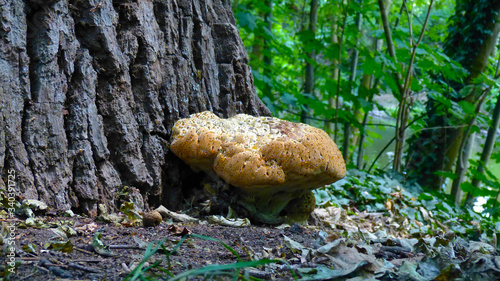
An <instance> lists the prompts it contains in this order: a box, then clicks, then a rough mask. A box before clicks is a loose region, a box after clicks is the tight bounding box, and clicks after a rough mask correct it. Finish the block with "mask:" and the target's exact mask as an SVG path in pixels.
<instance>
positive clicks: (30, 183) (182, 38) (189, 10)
mask: <svg viewBox="0 0 500 281" xmlns="http://www.w3.org/2000/svg"><path fill="white" fill-rule="evenodd" d="M0 3H1V4H0V38H1V41H0V51H1V56H0V69H1V74H0V110H1V111H0V126H1V130H0V173H1V177H0V188H5V185H6V182H5V181H6V175H7V171H10V170H11V169H13V170H15V172H16V184H17V189H18V193H19V196H20V197H21V198H33V199H39V200H42V201H44V202H45V203H47V204H48V205H50V206H52V207H53V208H55V209H57V210H65V209H69V208H73V209H74V210H78V211H81V212H84V213H88V214H90V215H96V214H97V205H98V204H99V203H104V204H106V205H107V206H108V207H112V208H116V207H117V206H116V205H117V202H116V196H117V193H118V192H119V191H120V190H121V189H122V188H123V186H128V187H130V188H129V191H131V192H134V190H136V191H137V194H136V196H137V197H138V198H139V200H138V202H139V205H141V204H144V206H142V207H144V208H148V207H154V206H157V205H159V204H164V205H166V206H167V207H170V208H175V207H176V206H177V205H178V203H180V202H182V193H183V191H185V190H186V188H188V187H192V186H193V185H196V184H197V182H196V178H197V177H196V176H195V175H194V174H193V172H192V171H191V170H190V169H189V167H188V166H186V165H185V164H183V162H182V161H180V160H179V159H178V158H176V157H175V156H174V155H173V154H172V153H171V152H170V151H169V137H170V134H171V128H172V126H173V124H174V123H175V121H176V120H178V119H179V118H184V117H187V116H188V115H189V114H192V113H195V112H200V111H204V110H211V111H213V112H214V113H216V114H217V115H219V116H220V117H227V116H232V115H235V114H237V113H248V114H252V115H269V114H270V112H269V110H268V109H267V108H266V107H265V106H264V105H263V104H262V103H261V101H260V100H259V99H258V97H257V96H256V94H255V91H254V87H253V78H252V76H251V73H250V68H249V66H248V56H247V53H246V51H245V49H244V47H243V44H242V41H241V40H240V37H239V34H238V30H237V28H236V25H235V21H234V18H233V14H232V11H231V6H230V2H229V1H227V0H191V1H189V0H178V1H175V0H136V1H133V0H128V1H127V0H121V1H117V0H114V1H112V0H72V1H68V0H61V1H58V0H51V1H39V0H31V1H26V0H24V1H23V0H8V1H0ZM140 207H141V206H140Z"/></svg>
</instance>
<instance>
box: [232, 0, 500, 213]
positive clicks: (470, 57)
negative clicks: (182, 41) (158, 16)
mask: <svg viewBox="0 0 500 281" xmlns="http://www.w3.org/2000/svg"><path fill="white" fill-rule="evenodd" d="M257 2H259V1H255V0H240V1H238V2H237V4H236V5H235V6H234V8H235V10H236V18H237V22H238V23H239V26H240V28H241V34H242V38H243V41H244V43H246V42H248V40H249V39H250V38H253V37H256V36H259V35H260V34H259V32H260V31H259V29H257V28H252V26H253V25H255V26H258V25H259V24H260V23H262V22H263V21H264V19H263V18H262V17H261V16H260V15H259V14H257V13H255V12H254V11H253V10H252V9H251V8H249V7H251V6H252V5H254V4H255V3H257ZM310 4H311V1H305V0H304V1H298V2H297V1H293V2H292V1H281V2H279V3H277V2H275V5H274V6H273V10H272V13H273V22H274V24H273V30H272V34H273V36H272V38H271V44H270V48H271V51H272V52H273V53H274V54H276V56H274V57H273V69H274V70H276V71H273V72H271V76H269V74H266V75H262V72H260V71H258V70H254V76H255V78H256V81H257V82H256V86H257V90H258V92H259V94H260V95H261V97H262V99H263V101H264V102H265V103H266V105H267V106H268V107H269V108H270V109H271V110H272V112H273V114H274V115H276V116H279V117H281V118H286V119H289V120H294V121H299V120H301V117H303V118H302V120H304V116H303V114H302V113H304V111H302V108H303V107H304V106H307V107H308V108H309V109H310V110H309V111H307V113H308V115H309V116H308V117H307V119H308V120H310V122H311V124H313V125H315V126H318V127H324V128H326V129H327V130H329V131H330V133H332V135H333V137H334V139H335V140H336V141H337V143H338V142H339V140H342V139H343V140H346V142H345V144H344V145H343V148H344V151H343V152H344V153H343V154H344V156H345V158H346V161H347V162H348V163H350V159H354V158H356V159H357V161H356V167H358V168H359V169H363V168H364V167H370V168H369V169H368V170H369V171H373V169H372V167H373V168H374V170H375V173H385V172H388V171H389V170H391V169H395V170H399V171H400V172H401V173H402V176H403V177H404V178H405V179H406V180H407V181H408V182H417V183H419V184H420V185H422V186H423V187H424V188H426V189H429V190H433V191H436V192H447V193H449V192H450V190H449V188H448V187H446V185H445V184H446V183H448V182H449V181H446V179H447V178H456V179H457V180H456V182H457V183H461V182H465V183H462V184H458V186H459V188H458V191H457V190H456V189H457V188H455V189H454V190H453V192H454V193H453V197H455V198H457V200H460V199H459V197H460V194H459V193H460V190H462V189H463V190H465V191H466V192H469V193H470V192H471V191H472V190H473V189H474V188H473V187H471V185H470V184H469V183H468V182H467V178H460V177H456V176H454V174H455V172H454V170H453V168H455V167H456V166H455V164H456V160H457V156H458V155H459V154H458V151H459V150H460V146H462V147H463V148H466V147H467V146H466V145H465V144H467V143H466V142H463V141H462V140H464V141H465V140H466V139H467V138H465V137H464V136H465V135H471V134H472V133H478V132H480V130H481V129H484V130H486V129H487V128H488V127H489V126H493V128H492V130H494V131H495V132H496V130H497V129H498V126H495V125H494V122H491V120H492V119H493V118H492V116H491V115H490V112H492V111H493V108H494V103H493V102H492V101H494V100H496V96H497V95H498V88H499V87H498V83H497V81H496V79H495V78H494V72H495V67H496V62H497V58H498V52H497V51H496V44H495V42H496V41H495V40H496V39H495V38H497V33H498V32H497V21H496V17H497V16H498V1H465V0H457V1H453V0H443V1H430V2H428V1H409V0H392V1H373V0H363V1H353V0H344V1H335V2H334V3H324V2H321V1H320V2H318V5H319V6H318V17H317V31H316V34H315V36H314V37H315V40H309V41H307V42H305V41H304V40H303V34H302V33H301V30H303V28H302V27H303V26H304V20H303V19H304V18H305V17H304V15H307V14H309V12H310V10H309V9H308V7H310ZM358 14H360V15H362V18H363V21H362V23H361V27H359V26H358V23H359V21H357V18H356V15H358ZM374 41H378V42H380V44H374ZM304 42H305V43H304ZM247 46H249V45H248V44H247ZM375 46H379V47H375ZM380 46H381V47H380ZM311 49H314V50H315V52H316V59H315V61H314V62H313V64H314V67H315V73H314V78H315V87H314V90H313V94H312V95H311V96H308V97H310V99H308V100H305V99H304V95H303V93H304V90H303V88H301V86H302V85H304V82H305V81H304V80H305V78H304V76H303V73H304V72H305V65H306V63H305V62H310V61H311V60H310V58H308V57H307V50H311ZM356 53H357V58H358V60H357V62H356V63H354V65H353V62H354V58H356ZM258 63H259V62H255V61H252V60H250V64H251V65H252V66H253V65H254V64H258ZM354 70H355V71H354ZM332 77H333V78H332ZM261 81H267V82H268V83H270V84H272V85H273V87H274V88H273V89H274V91H273V92H272V93H268V92H266V91H263V88H262V87H261V85H262V83H261ZM485 89H491V91H486V92H485V91H484V90H485ZM479 97H483V98H484V102H483V103H482V106H478V105H479V104H478V103H477V101H479V100H481V99H479ZM383 115H385V116H386V117H380V116H383ZM472 121H474V122H472ZM469 124H472V126H470V127H469V128H470V129H467V128H468V126H469ZM350 128H352V130H349V129H350ZM384 128H390V129H391V130H392V128H397V130H396V131H397V133H394V135H393V136H390V137H387V135H390V134H388V133H385V136H384V139H383V141H382V143H383V144H379V146H377V147H374V146H371V147H370V150H371V151H372V152H373V151H374V150H376V152H377V153H378V155H377V154H375V155H376V156H371V155H367V154H366V153H365V151H364V149H363V148H364V147H366V146H370V145H371V143H373V142H374V141H375V140H376V138H380V137H381V136H380V134H379V133H378V131H379V130H383V129H384ZM467 130H469V132H470V134H467ZM396 140H397V141H396ZM494 140H495V141H494V144H496V145H498V141H497V138H495V139H494ZM349 141H350V142H349ZM394 142H397V143H398V145H397V149H394V148H392V147H391V145H393V144H394ZM351 143H352V144H354V143H356V144H357V145H351ZM462 144H464V145H462ZM478 145H480V143H479V144H478ZM469 147H473V146H469ZM462 150H464V149H462ZM495 151H496V150H495V149H493V153H492V154H491V157H492V159H495V160H496V162H498V160H497V159H500V158H499V157H498V156H497V155H498V152H495ZM388 152H389V153H394V154H388ZM386 153H387V156H388V157H389V158H390V159H389V160H393V161H392V162H391V161H386V162H387V163H384V164H382V162H381V161H380V159H381V158H380V156H383V155H385V154H386ZM391 157H393V158H391ZM474 157H475V156H474V155H472V156H471V158H469V157H468V155H466V154H462V158H461V160H462V161H461V163H465V164H467V163H468V162H469V160H471V161H472V162H471V163H472V166H471V167H467V166H464V169H462V171H459V170H457V174H460V175H464V176H466V177H469V178H472V176H473V174H474V172H473V171H475V170H476V167H478V164H477V162H475V161H474V159H475V158H474ZM490 163H491V162H490ZM350 167H354V165H351V166H350ZM464 172H465V173H464ZM388 175H389V176H393V175H394V174H393V173H392V172H389V173H388ZM485 177H487V178H485ZM481 179H482V180H485V181H486V183H487V184H486V185H485V186H480V187H478V188H476V189H475V191H474V195H473V196H487V198H493V197H495V198H496V194H497V193H495V192H497V191H498V189H499V188H497V187H496V185H494V184H493V183H494V182H496V180H495V178H493V177H491V176H490V174H488V173H486V174H485V175H484V177H482V178H481ZM445 187H446V188H445ZM492 200H493V199H492ZM488 206H492V205H488Z"/></svg>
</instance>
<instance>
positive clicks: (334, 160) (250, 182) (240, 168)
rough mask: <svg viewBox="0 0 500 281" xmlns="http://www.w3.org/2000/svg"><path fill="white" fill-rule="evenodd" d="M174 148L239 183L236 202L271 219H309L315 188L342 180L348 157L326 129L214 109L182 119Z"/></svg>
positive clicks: (175, 131)
mask: <svg viewBox="0 0 500 281" xmlns="http://www.w3.org/2000/svg"><path fill="white" fill-rule="evenodd" d="M170 148H171V150H172V152H173V153H174V154H175V155H177V156H178V157H179V158H181V159H182V160H183V161H184V162H186V163H187V164H189V165H190V166H191V167H192V168H193V169H195V170H203V171H205V172H209V173H211V172H213V173H215V174H216V175H218V176H219V177H220V178H222V179H223V180H224V181H225V182H226V183H228V184H229V185H231V186H234V187H235V189H234V190H235V193H236V194H237V196H236V200H235V202H230V203H237V204H238V205H239V206H242V207H243V208H244V209H246V211H248V213H249V215H250V216H252V217H253V218H255V219H257V220H259V221H261V222H265V223H280V222H283V221H285V220H289V221H290V220H292V221H293V220H304V219H307V217H308V216H309V214H310V213H311V211H312V210H313V209H314V204H315V202H314V196H313V194H312V192H311V190H313V189H316V188H319V187H322V186H324V185H327V184H331V183H333V182H336V181H338V180H339V179H342V178H343V177H344V176H345V174H346V167H345V163H344V159H343V158H342V155H341V153H340V151H339V150H338V148H337V145H336V144H335V143H334V142H333V140H332V139H331V138H330V137H329V136H328V134H326V133H325V132H324V131H323V130H320V129H317V128H314V127H312V126H309V125H306V124H301V123H292V122H289V121H285V120H281V119H277V118H273V117H253V116H250V115H246V114H239V115H236V116H234V117H231V118H228V119H221V118H219V117H217V116H216V115H215V114H213V113H212V112H209V111H205V112H201V113H197V114H193V115H191V116H190V117H189V118H185V119H181V120H179V121H177V122H176V123H175V125H174V127H173V129H172V139H171V145H170Z"/></svg>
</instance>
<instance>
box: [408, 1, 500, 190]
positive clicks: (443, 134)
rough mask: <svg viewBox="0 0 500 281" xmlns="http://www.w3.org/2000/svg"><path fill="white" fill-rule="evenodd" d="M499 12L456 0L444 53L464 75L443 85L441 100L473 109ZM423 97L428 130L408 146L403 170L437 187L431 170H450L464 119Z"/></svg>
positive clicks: (499, 4) (499, 5) (499, 7)
mask: <svg viewBox="0 0 500 281" xmlns="http://www.w3.org/2000/svg"><path fill="white" fill-rule="evenodd" d="M499 12H500V1H457V7H456V11H455V15H454V16H453V17H452V18H451V19H450V20H451V24H450V32H449V34H448V38H447V41H446V43H445V45H444V51H445V52H446V54H447V55H448V56H449V57H450V58H452V59H454V60H456V61H457V62H459V63H461V64H462V65H463V66H464V68H465V69H466V70H467V71H468V74H467V75H466V77H464V79H463V80H458V81H448V91H447V92H444V93H442V95H443V97H445V98H446V99H450V100H452V101H453V102H454V103H456V104H458V105H461V106H464V107H467V108H468V107H469V105H471V107H472V108H474V107H476V106H477V105H478V104H477V102H478V101H479V100H480V96H481V94H482V92H483V90H481V87H484V86H483V83H482V81H477V78H478V77H479V76H480V75H481V74H482V73H483V72H484V71H485V69H486V67H487V65H488V59H489V57H490V55H491V54H492V53H493V51H494V50H495V48H496V44H497V39H498V34H499V31H500V24H499V23H498V15H499ZM468 86H469V87H468ZM429 98H430V102H429V104H428V111H427V117H426V118H425V122H426V124H427V127H430V128H433V129H432V130H428V131H423V132H422V133H421V134H420V135H419V136H418V138H419V140H418V141H415V142H413V143H412V146H411V149H410V150H411V151H412V157H410V158H409V163H408V168H409V170H411V171H413V172H415V174H418V175H419V176H418V180H419V182H420V183H421V184H423V185H426V186H429V187H432V188H434V189H439V188H440V187H441V186H442V185H443V183H444V179H445V177H444V176H443V174H442V173H441V174H439V173H436V171H444V172H450V171H451V170H452V168H453V166H454V165H455V163H456V159H457V158H458V155H459V154H460V153H463V151H461V150H460V147H461V144H462V142H463V141H464V138H467V137H468V136H465V134H464V133H465V131H466V126H462V125H461V124H465V123H466V121H464V120H463V119H461V118H456V116H453V115H448V114H443V113H444V112H442V111H441V110H440V109H439V108H437V109H436V107H437V106H438V104H439V101H436V100H435V98H433V97H432V96H431V97H429ZM469 113H470V114H472V112H469ZM429 140H434V141H429ZM435 141H438V142H439V143H436V142H435ZM465 141H466V140H465ZM462 147H463V146H462ZM429 157H431V158H429ZM464 158H465V161H460V163H458V165H464V162H466V161H467V159H468V157H464ZM436 165H437V166H436Z"/></svg>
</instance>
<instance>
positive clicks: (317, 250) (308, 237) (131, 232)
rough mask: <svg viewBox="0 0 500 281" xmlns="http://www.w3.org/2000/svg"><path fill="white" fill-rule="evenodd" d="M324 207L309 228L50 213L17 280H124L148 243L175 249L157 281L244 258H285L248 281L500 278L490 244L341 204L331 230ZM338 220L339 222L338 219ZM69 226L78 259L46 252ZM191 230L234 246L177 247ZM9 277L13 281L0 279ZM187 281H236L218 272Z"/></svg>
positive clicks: (22, 236)
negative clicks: (416, 229)
mask: <svg viewBox="0 0 500 281" xmlns="http://www.w3.org/2000/svg"><path fill="white" fill-rule="evenodd" d="M318 210H320V212H321V211H322V212H323V213H325V211H326V209H316V210H315V212H313V216H312V219H310V222H309V225H307V226H301V225H297V224H294V225H291V226H285V227H283V226H281V227H270V226H244V227H228V226H221V225H214V224H209V223H206V222H204V221H201V222H199V223H174V222H171V221H163V222H161V223H160V224H159V225H157V226H155V227H147V228H145V227H137V226H124V225H121V224H114V223H104V222H101V221H98V220H96V219H90V218H81V217H80V218H67V217H51V216H45V217H42V218H38V220H39V221H43V223H41V224H38V226H39V227H24V228H23V227H22V225H23V223H24V222H25V221H21V220H17V223H18V228H17V229H16V231H15V234H16V236H15V248H16V258H15V259H16V262H17V263H18V264H19V265H18V267H17V271H16V273H15V274H14V275H11V276H10V278H11V280H113V281H114V280H124V279H126V277H127V275H128V274H129V273H130V271H131V270H133V269H134V268H135V267H136V266H137V265H138V264H139V263H140V262H141V261H142V260H143V259H144V256H145V254H146V253H147V252H148V249H147V248H146V246H147V245H148V244H149V243H150V242H153V241H159V240H162V239H165V242H164V243H163V245H164V248H165V252H167V253H171V254H169V259H167V258H166V255H165V253H164V252H163V250H160V251H158V252H157V253H156V254H154V255H152V256H151V258H149V259H148V264H146V265H145V266H148V265H152V264H154V263H155V262H159V266H158V267H155V268H153V269H152V270H150V271H149V272H148V274H145V276H149V277H150V279H148V280H167V278H166V276H168V275H166V274H165V273H163V272H161V270H160V268H163V269H167V270H169V271H170V273H171V274H172V275H176V274H180V273H183V272H187V271H189V270H192V269H197V268H202V267H206V266H209V265H232V264H234V263H236V262H238V257H237V256H239V258H240V259H241V261H255V260H261V259H273V260H280V261H281V262H279V263H272V264H268V265H266V266H259V267H256V268H248V267H247V268H245V269H242V270H241V271H240V273H241V274H242V276H247V277H248V276H252V277H254V278H258V279H257V280H259V279H260V280H294V279H296V278H297V279H299V280H346V281H359V280H422V281H423V280H500V278H499V277H498V276H500V275H499V274H500V256H499V255H498V252H497V250H496V249H495V247H492V246H490V245H489V244H488V243H484V242H480V241H465V240H464V239H462V238H460V237H458V236H456V235H455V234H454V233H453V232H448V233H440V234H439V233H438V234H436V235H435V236H434V237H420V238H415V237H413V238H411V237H402V236H401V235H400V234H398V232H396V231H395V228H394V225H395V224H394V221H392V220H391V219H390V217H389V216H386V215H384V214H383V213H364V212H362V213H358V214H355V215H347V213H346V211H345V210H342V209H340V208H332V207H331V208H330V211H332V212H331V213H330V215H329V221H330V223H329V224H328V226H327V224H325V223H326V222H327V221H328V220H324V219H323V220H322V221H320V220H319V219H317V218H319V217H315V214H317V213H318V212H317V211H318ZM335 214H339V215H335ZM334 217H336V219H332V218H334ZM314 221H316V223H314ZM3 223H4V226H5V223H10V222H9V221H6V220H4V221H3ZM60 225H69V226H71V229H74V230H76V233H74V235H73V236H72V237H70V238H69V239H70V240H71V244H72V245H73V248H72V251H71V252H70V253H64V252H62V251H60V250H55V249H51V248H50V247H48V248H47V247H45V246H46V245H45V244H46V242H47V241H49V240H54V235H55V233H56V232H57V231H56V232H54V230H55V229H57V228H56V227H57V226H60ZM48 226H52V228H47V227H48ZM41 227H45V228H41ZM60 228H61V227H59V229H60ZM4 229H5V227H3V230H4ZM96 233H100V234H101V237H100V238H99V241H101V242H102V243H103V244H104V245H105V246H107V249H106V250H105V251H101V253H100V254H99V253H97V252H96V250H95V249H96V248H99V247H96V246H95V243H94V246H93V241H95V240H94V239H95V238H94V237H95V236H96ZM189 233H190V234H196V235H203V236H207V237H212V238H216V239H218V240H219V241H222V242H223V243H225V245H223V244H222V243H220V242H218V241H213V239H212V240H210V239H208V240H207V239H201V238H199V237H195V236H194V235H191V236H190V237H189V238H187V239H185V240H184V242H183V243H182V245H181V246H180V247H179V248H178V249H177V250H176V251H173V249H175V246H176V245H177V244H178V243H179V241H180V240H181V239H182V238H181V237H183V235H185V234H189ZM399 233H402V232H399ZM381 237H385V238H381ZM396 237H400V238H396ZM4 241H5V239H4ZM228 247H229V248H230V249H232V250H234V251H235V252H236V253H234V252H233V253H232V252H231V251H230V250H228ZM5 248H6V243H5V244H4V249H5ZM3 258H4V259H5V256H4V257H3ZM1 264H2V265H5V264H6V263H5V262H2V263H1ZM5 269H6V268H5V266H4V267H3V268H0V272H2V271H3V272H5ZM292 271H293V274H292ZM232 275H233V276H234V273H232ZM0 276H1V275H0ZM0 280H7V279H2V278H1V277H0ZM180 280H186V279H180ZM187 280H234V279H231V278H230V277H227V276H226V278H219V277H217V278H214V277H213V275H212V276H210V277H206V276H205V277H196V278H193V277H190V278H188V279H187ZM246 280H249V279H248V278H247V279H246Z"/></svg>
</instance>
